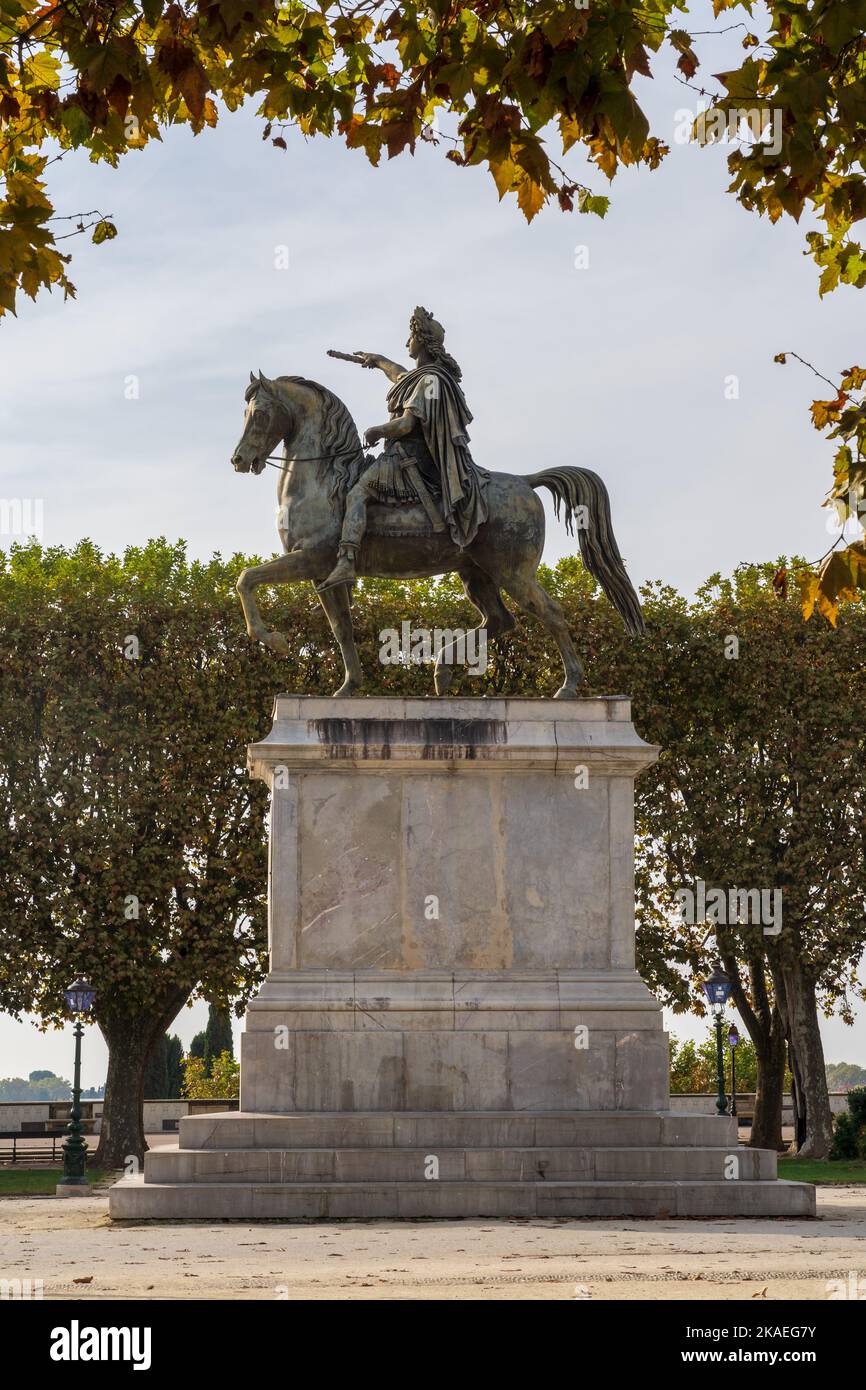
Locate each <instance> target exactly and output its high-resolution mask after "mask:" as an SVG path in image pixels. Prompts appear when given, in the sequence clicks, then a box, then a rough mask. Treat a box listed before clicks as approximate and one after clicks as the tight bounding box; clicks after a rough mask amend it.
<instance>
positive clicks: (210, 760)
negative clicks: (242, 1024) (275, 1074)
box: [0, 541, 278, 1045]
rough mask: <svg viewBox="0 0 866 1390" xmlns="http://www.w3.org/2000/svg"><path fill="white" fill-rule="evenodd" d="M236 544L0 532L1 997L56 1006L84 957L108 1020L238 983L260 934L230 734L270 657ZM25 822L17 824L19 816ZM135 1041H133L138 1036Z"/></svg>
mask: <svg viewBox="0 0 866 1390" xmlns="http://www.w3.org/2000/svg"><path fill="white" fill-rule="evenodd" d="M239 568H240V561H239V560H235V561H232V562H230V563H224V562H223V561H222V560H220V559H219V558H218V557H215V558H214V559H213V560H212V561H210V562H209V563H208V564H206V565H201V564H197V563H190V562H188V561H187V560H186V557H185V555H184V551H183V547H182V546H180V545H174V546H172V545H169V544H168V543H167V542H165V541H154V542H151V543H149V544H148V545H147V546H144V547H142V548H136V547H130V548H129V549H128V550H127V551H126V552H125V554H124V556H123V557H122V558H118V557H115V556H103V555H102V554H100V552H99V551H98V550H97V549H96V548H95V547H94V546H92V545H91V544H90V543H89V542H86V541H85V542H82V543H81V544H80V545H78V546H77V547H75V548H74V549H73V550H70V551H65V550H63V549H61V548H55V549H51V550H44V551H43V550H42V549H41V548H40V547H39V546H38V545H30V546H24V547H19V548H15V549H13V551H12V553H11V554H10V555H9V556H8V557H7V559H6V561H5V563H4V564H3V565H2V568H0V663H2V668H3V672H4V679H3V682H2V686H0V740H2V753H0V859H2V862H3V864H4V873H3V875H2V876H0V1008H4V1009H6V1010H7V1011H8V1012H10V1013H12V1014H13V1015H15V1016H19V1015H20V1014H21V1013H22V1012H23V1011H27V1012H34V1013H36V1014H38V1015H39V1016H40V1017H41V1018H42V1019H43V1020H44V1021H45V1022H52V1023H54V1022H59V1021H62V1020H64V1019H65V1016H66V1009H65V1002H64V999H63V988H64V986H65V985H66V984H68V982H69V979H70V978H74V976H75V975H76V974H78V973H85V974H87V975H88V976H89V978H90V979H91V981H92V983H93V985H94V986H95V988H96V991H97V993H96V1003H95V1017H96V1020H97V1022H99V1023H100V1024H101V1025H105V1024H106V1023H111V1022H112V1021H113V1022H114V1023H115V1024H116V1027H117V1029H118V1030H120V1031H121V1032H123V1031H124V1030H125V1029H127V1027H128V1024H129V1023H130V1022H131V1020H133V1019H137V1018H139V1017H140V1016H143V1015H145V1014H147V1013H150V1015H151V1016H152V1017H154V1018H156V1017H157V1015H158V1013H159V1011H161V1010H163V1009H164V1010H166V1011H167V1013H168V1018H169V1020H170V1019H171V1018H173V1017H174V1016H175V1015H176V1013H177V1011H178V1009H179V1008H180V1007H181V1006H182V1005H183V1003H184V1002H185V1000H186V999H187V998H188V997H189V996H190V995H191V994H194V993H195V991H196V990H197V988H198V987H199V986H201V988H202V990H203V991H205V992H207V993H208V994H210V995H211V997H213V996H214V995H219V996H221V997H232V998H238V999H241V1000H243V998H244V997H245V996H246V995H247V994H248V993H249V991H250V989H252V988H253V987H254V986H255V984H256V982H257V980H258V979H259V978H260V959H259V954H258V953H259V949H260V946H261V945H262V943H263V941H264V934H265V902H264V895H265V878H266V847H265V828H264V812H265V807H266V803H267V792H266V789H265V788H264V787H263V786H262V785H261V784H259V783H255V782H251V781H250V779H249V778H248V777H247V775H246V767H245V757H246V755H245V748H246V744H247V742H248V741H249V739H250V736H251V735H254V734H255V733H256V732H260V731H263V730H264V729H265V728H266V727H267V724H268V719H269V714H270V708H271V704H272V698H273V691H274V688H275V686H276V682H277V680H278V674H277V670H276V663H275V662H273V661H271V660H268V659H262V656H261V654H260V653H259V652H257V651H256V650H255V649H253V648H251V646H250V643H249V641H248V639H247V638H246V636H245V634H244V633H243V629H242V628H241V627H240V624H239V621H238V612H237V602H236V595H235V593H234V580H235V578H236V575H237V573H238V570H239ZM24 825H26V826H27V833H26V834H21V833H20V828H21V827H22V826H24ZM142 1045H143V1043H142Z"/></svg>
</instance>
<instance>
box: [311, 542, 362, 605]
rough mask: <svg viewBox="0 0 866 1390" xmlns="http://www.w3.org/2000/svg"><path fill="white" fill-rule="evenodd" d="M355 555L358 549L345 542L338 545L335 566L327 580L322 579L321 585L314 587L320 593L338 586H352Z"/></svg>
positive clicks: (354, 577) (354, 576)
mask: <svg viewBox="0 0 866 1390" xmlns="http://www.w3.org/2000/svg"><path fill="white" fill-rule="evenodd" d="M357 553H358V547H357V546H356V545H351V544H349V543H348V542H346V541H344V542H343V543H342V544H341V545H340V548H339V550H338V551H337V563H336V565H335V566H334V568H333V569H332V570H331V573H330V574H329V575H328V577H327V579H323V580H322V582H321V584H317V585H316V587H317V589H318V590H319V592H320V593H321V591H322V590H323V589H335V588H336V587H337V585H338V584H354V582H355V579H356V575H355V559H356V557H357Z"/></svg>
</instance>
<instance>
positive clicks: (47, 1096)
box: [0, 1071, 72, 1101]
mask: <svg viewBox="0 0 866 1390" xmlns="http://www.w3.org/2000/svg"><path fill="white" fill-rule="evenodd" d="M71 1094H72V1087H71V1085H70V1083H69V1082H68V1081H66V1080H65V1079H64V1078H63V1077H62V1076H55V1075H54V1072H53V1071H32V1072H31V1073H30V1075H29V1077H28V1078H27V1080H26V1081H25V1080H24V1078H23V1076H3V1077H0V1100H5V1101H11V1100H41V1101H49V1100H69V1097H70V1095H71Z"/></svg>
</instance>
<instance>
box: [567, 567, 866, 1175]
mask: <svg viewBox="0 0 866 1390" xmlns="http://www.w3.org/2000/svg"><path fill="white" fill-rule="evenodd" d="M777 569H778V567H777ZM772 575H773V568H772V567H771V566H758V567H756V566H748V567H743V568H741V569H740V570H739V571H737V573H736V575H735V576H734V577H733V579H731V580H721V579H720V577H719V576H714V577H713V578H712V579H711V580H710V581H708V583H707V585H705V586H704V587H703V589H702V590H701V591H700V592H699V594H698V596H697V599H696V600H695V602H693V603H691V604H688V603H686V602H685V600H682V599H680V598H679V596H677V595H675V594H674V593H673V592H672V591H671V590H669V589H665V588H663V587H662V586H650V587H649V588H648V589H647V591H646V592H645V598H646V603H645V609H646V613H647V618H648V622H649V626H650V633H649V636H648V638H647V639H646V640H645V641H643V642H641V643H636V644H631V645H627V644H626V643H624V642H623V640H622V637H621V636H620V635H619V634H618V632H617V629H616V627H615V626H614V625H613V624H610V625H608V624H607V622H605V625H604V627H603V628H601V629H600V626H599V624H598V618H602V617H603V616H604V615H605V608H604V606H603V605H602V604H601V603H599V604H596V605H594V606H593V607H591V608H590V614H592V613H594V614H595V615H596V622H595V623H593V620H592V616H590V617H589V619H588V630H586V629H587V616H586V607H587V606H586V605H583V604H581V605H580V607H576V606H572V607H571V612H570V613H569V617H570V619H571V620H572V622H573V625H574V626H576V627H577V628H578V629H580V628H581V627H583V628H584V630H586V639H585V640H587V642H588V643H590V644H591V647H592V650H593V653H594V654H597V655H594V657H593V660H592V667H591V670H592V677H593V681H594V683H595V682H598V681H599V678H600V677H601V682H600V686H598V685H597V687H596V688H601V689H605V688H606V689H626V690H629V691H630V692H631V694H632V697H633V700H634V710H635V722H636V724H637V727H638V729H639V731H640V732H641V733H642V734H643V736H644V737H645V738H647V739H649V740H650V741H651V742H654V743H658V744H660V745H661V747H662V750H663V752H662V756H661V757H660V759H659V761H658V762H657V763H656V764H655V766H654V767H653V768H651V769H650V770H649V771H647V772H646V773H644V774H643V776H642V777H641V778H640V779H639V781H638V784H637V798H636V816H637V829H638V852H637V869H638V872H637V891H638V902H639V918H640V930H639V937H638V941H639V948H640V950H641V960H642V968H643V970H644V972H645V973H646V975H647V976H648V977H649V978H651V979H652V980H653V981H654V983H655V984H656V986H657V988H659V989H660V990H661V991H662V992H663V994H664V995H665V996H666V998H667V999H668V1002H670V1003H671V1004H672V1006H673V1007H674V1008H675V1009H677V1008H685V1007H691V1008H692V1010H693V1011H694V1012H697V1013H701V1012H703V1009H704V1006H703V1003H702V1001H701V1000H700V996H699V995H698V994H697V993H696V992H694V990H693V989H692V990H690V989H689V987H688V984H687V977H686V978H684V976H683V973H682V972H683V971H686V972H688V975H690V976H691V977H692V979H693V980H695V981H697V980H699V979H700V978H701V977H702V976H704V975H705V972H706V971H707V970H708V968H709V966H710V963H711V959H712V957H713V956H714V955H715V954H717V953H718V954H720V955H721V958H722V962H723V964H724V966H725V969H726V970H727V972H728V974H729V976H730V977H731V978H732V980H733V984H734V999H735V1002H736V1005H737V1008H738V1009H739V1010H740V1013H741V1015H742V1017H743V1021H744V1023H745V1025H746V1028H747V1031H748V1033H749V1035H750V1037H751V1038H752V1041H753V1042H754V1044H755V1047H756V1050H757V1053H758V1058H759V1064H760V1065H759V1081H758V1099H757V1102H756V1104H757V1113H756V1132H757V1133H758V1134H760V1135H761V1136H762V1137H765V1138H766V1137H771V1136H772V1135H774V1134H775V1133H776V1132H778V1127H779V1124H780V1118H781V1103H782V1085H783V1075H784V1043H787V1044H789V1046H790V1050H791V1055H792V1070H794V1071H795V1074H797V1073H798V1074H799V1080H800V1084H801V1091H802V1093H803V1095H804V1097H805V1103H806V1114H807V1121H808V1134H807V1138H806V1142H805V1145H804V1152H806V1153H811V1154H813V1155H816V1156H817V1155H820V1156H824V1155H825V1154H826V1152H827V1150H828V1147H829V1143H830V1132H831V1121H830V1110H829V1101H828V1098H827V1089H826V1079H825V1075H824V1059H823V1053H822V1048H821V1038H820V1032H819V1025H818V1013H819V1004H820V1006H823V1007H825V1008H827V1009H828V1010H830V1009H836V1010H838V1012H840V1014H841V1015H842V1016H843V1017H850V1010H851V1005H850V998H851V994H852V993H856V994H859V995H860V996H861V997H862V995H863V991H862V989H861V988H860V987H859V986H858V984H857V974H856V972H857V966H858V963H859V958H860V955H861V953H862V950H863V945H864V939H866V937H864V933H866V921H864V915H863V886H864V879H866V868H864V842H863V835H862V825H863V817H864V811H866V807H864V795H866V792H864V785H863V778H862V766H863V753H864V735H863V729H864V727H866V707H864V706H866V682H864V664H863V657H862V652H863V638H864V617H863V614H862V612H860V611H859V610H858V609H853V610H851V612H850V613H849V614H848V616H847V617H846V619H845V621H840V623H839V627H838V630H837V632H836V634H835V635H834V634H832V633H831V632H830V630H829V629H828V628H826V627H822V628H816V627H815V626H814V625H811V624H810V625H808V626H804V625H803V623H802V621H801V618H800V612H799V606H798V604H797V603H796V601H794V600H793V598H792V597H791V598H789V597H785V596H783V595H782V594H781V593H779V592H778V591H777V590H776V589H774V587H773V584H772ZM699 881H701V882H703V883H704V884H705V885H706V890H707V895H709V893H710V892H711V891H715V890H718V891H719V893H720V894H723V895H724V896H723V902H724V904H725V905H726V907H727V905H728V903H729V901H730V898H729V895H730V893H731V891H732V890H734V891H736V890H739V889H744V890H749V891H755V890H763V891H765V892H767V893H768V894H770V895H772V893H781V895H782V903H783V921H782V929H781V930H780V931H778V932H776V931H775V929H774V927H773V926H772V925H771V924H770V923H766V922H765V923H760V922H759V923H757V924H756V923H755V922H754V921H753V920H750V921H744V922H740V921H738V920H736V915H733V920H732V914H730V913H727V912H726V913H725V914H724V915H721V914H720V913H719V912H718V911H715V910H714V911H713V912H707V914H706V916H704V915H703V914H700V915H699V916H698V918H697V919H696V920H694V921H693V922H692V923H688V922H684V921H683V920H682V915H681V913H680V911H679V903H678V899H677V894H678V893H679V892H680V891H681V890H683V889H684V888H689V887H691V889H692V890H694V889H695V888H696V885H697V884H698V882H699ZM737 902H739V900H737ZM765 927H769V930H765ZM753 1142H755V1139H754V1136H753Z"/></svg>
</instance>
